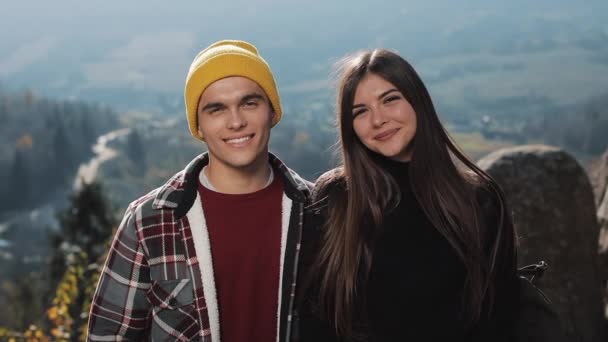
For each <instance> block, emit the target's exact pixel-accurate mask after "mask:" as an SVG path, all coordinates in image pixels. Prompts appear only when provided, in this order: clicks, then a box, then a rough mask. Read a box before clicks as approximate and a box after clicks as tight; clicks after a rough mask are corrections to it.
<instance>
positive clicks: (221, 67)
mask: <svg viewBox="0 0 608 342" xmlns="http://www.w3.org/2000/svg"><path fill="white" fill-rule="evenodd" d="M230 76H242V77H247V78H249V79H251V80H252V81H254V82H256V83H257V84H258V85H259V86H260V87H261V88H262V89H263V90H264V92H266V96H268V99H269V100H270V103H271V104H272V107H273V109H274V112H275V113H276V115H275V117H274V119H273V121H272V125H273V126H274V125H276V124H277V123H278V122H279V120H281V116H282V115H283V111H282V110H281V101H280V99H279V92H278V90H277V86H276V84H275V81H274V77H273V76H272V71H271V70H270V66H268V63H266V61H265V60H264V59H263V58H262V56H260V54H259V53H258V50H257V49H256V47H255V46H253V44H251V43H248V42H245V41H241V40H221V41H219V42H215V43H213V44H211V45H209V46H208V47H207V48H206V49H204V50H202V51H201V52H199V54H198V55H197V56H196V57H195V58H194V61H192V64H191V65H190V70H189V71H188V77H187V78H186V88H185V90H184V99H185V101H186V116H187V117H188V125H189V126H190V133H192V135H193V136H194V137H195V138H197V139H200V140H203V137H201V136H200V135H199V134H198V115H197V107H198V102H199V100H200V97H201V94H202V93H203V92H204V91H205V89H206V88H207V87H208V86H209V85H210V84H211V83H213V82H215V81H217V80H220V79H222V78H225V77H230Z"/></svg>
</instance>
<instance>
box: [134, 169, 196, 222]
mask: <svg viewBox="0 0 608 342" xmlns="http://www.w3.org/2000/svg"><path fill="white" fill-rule="evenodd" d="M183 173H184V171H183V170H182V171H180V172H178V173H176V174H175V175H173V176H172V177H171V178H169V179H168V180H167V181H165V183H164V184H163V185H161V186H159V187H157V188H155V189H153V190H151V191H150V192H148V193H147V194H145V195H143V196H140V197H138V198H137V199H135V200H133V201H132V202H131V203H130V204H129V206H128V209H127V211H131V212H134V213H137V215H138V216H140V217H146V216H149V215H158V213H159V210H172V209H174V208H175V207H176V206H177V203H173V201H172V198H173V197H174V194H175V193H176V192H181V191H182V190H183V186H184V181H183V178H184V176H183Z"/></svg>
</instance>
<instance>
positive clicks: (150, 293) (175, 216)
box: [87, 153, 310, 342]
mask: <svg viewBox="0 0 608 342" xmlns="http://www.w3.org/2000/svg"><path fill="white" fill-rule="evenodd" d="M208 160H209V159H208V156H207V154H206V153H204V154H201V155H200V156H198V157H197V158H195V159H194V160H193V161H192V162H191V163H190V164H188V166H187V167H186V168H185V169H184V170H183V171H181V172H179V173H178V174H176V175H175V176H173V177H172V178H171V179H170V180H169V181H168V182H167V183H166V184H165V185H163V186H162V187H160V188H158V189H156V190H153V191H152V192H150V193H148V194H147V195H145V196H143V197H141V198H139V199H137V200H136V201H134V202H132V203H131V204H130V205H129V207H128V209H127V211H126V213H125V215H124V218H123V220H122V222H121V224H120V226H119V228H118V230H117V232H116V235H115V236H114V239H113V242H112V246H111V249H110V251H109V254H108V257H107V260H106V263H105V265H104V267H103V270H102V273H101V277H100V280H99V283H98V285H97V289H96V291H95V295H94V298H93V302H92V305H91V312H90V316H89V326H88V337H87V340H88V341H142V340H145V341H190V340H197V341H207V342H208V341H219V340H220V322H219V311H218V307H217V297H216V296H215V285H214V280H213V265H212V262H211V252H210V246H208V241H209V240H208V236H207V235H206V234H207V232H206V226H205V220H204V215H203V211H202V210H203V205H202V204H201V202H200V196H199V195H198V191H197V184H198V176H199V173H200V172H201V170H202V168H203V166H205V165H206V164H207V163H208ZM269 160H270V162H271V164H272V165H273V166H274V167H275V170H278V171H279V172H277V174H278V176H281V177H283V180H284V195H283V220H282V222H283V227H282V228H283V229H282V238H281V241H282V244H281V251H282V253H281V262H280V265H281V270H280V273H281V278H280V283H279V284H280V285H279V287H280V288H279V289H278V293H277V296H278V298H279V307H278V310H279V312H278V313H277V315H278V322H277V324H278V326H277V341H288V340H289V338H290V334H291V331H290V330H291V314H292V311H293V305H294V296H295V281H296V274H297V263H298V255H299V250H300V240H301V236H302V228H303V216H304V206H305V204H306V202H307V200H308V196H309V191H310V183H309V182H307V181H305V180H303V179H302V178H300V177H299V176H298V175H297V174H296V173H295V172H293V171H292V170H290V169H288V168H287V167H286V166H285V165H284V164H283V163H282V162H281V161H280V160H279V159H278V158H277V157H276V156H274V155H272V154H269ZM197 234H199V236H202V237H203V238H206V240H205V239H201V238H198V240H197V236H196V235H197ZM200 234H203V235H200ZM197 241H205V242H206V244H207V245H204V244H203V245H200V242H197ZM197 243H198V244H197ZM195 245H196V248H195ZM197 254H198V255H197Z"/></svg>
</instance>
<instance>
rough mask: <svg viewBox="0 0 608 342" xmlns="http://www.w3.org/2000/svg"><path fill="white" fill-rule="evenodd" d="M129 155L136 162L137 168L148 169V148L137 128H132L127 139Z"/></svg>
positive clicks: (140, 169)
mask: <svg viewBox="0 0 608 342" xmlns="http://www.w3.org/2000/svg"><path fill="white" fill-rule="evenodd" d="M127 157H129V159H130V160H131V161H132V162H133V163H134V164H135V166H136V170H138V171H139V172H141V171H142V170H145V169H146V150H145V149H144V144H143V142H142V139H141V135H140V134H139V132H137V130H135V129H133V130H131V133H130V134H129V137H128V140H127Z"/></svg>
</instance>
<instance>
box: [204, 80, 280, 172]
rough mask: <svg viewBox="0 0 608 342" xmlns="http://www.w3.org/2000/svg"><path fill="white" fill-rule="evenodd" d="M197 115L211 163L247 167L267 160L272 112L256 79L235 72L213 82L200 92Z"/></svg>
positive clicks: (236, 167)
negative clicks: (240, 75)
mask: <svg viewBox="0 0 608 342" xmlns="http://www.w3.org/2000/svg"><path fill="white" fill-rule="evenodd" d="M197 115H198V134H199V135H200V136H202V137H203V139H204V140H205V142H206V143H207V148H208V150H209V159H210V165H213V166H212V167H214V168H218V169H226V168H228V169H233V170H242V171H247V170H251V169H252V168H255V167H256V166H258V165H259V163H267V160H268V155H267V154H268V140H269V139H270V128H271V124H272V119H273V116H274V113H273V112H272V110H271V106H270V103H269V101H268V97H267V96H266V93H265V92H264V91H263V90H262V88H261V87H260V86H259V85H258V84H257V83H255V82H254V81H252V80H250V79H248V78H245V77H238V76H234V77H227V78H223V79H221V80H218V81H215V82H213V83H212V84H211V85H209V86H208V87H207V89H205V91H204V92H203V94H202V95H201V98H200V100H199V103H198V109H197Z"/></svg>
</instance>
